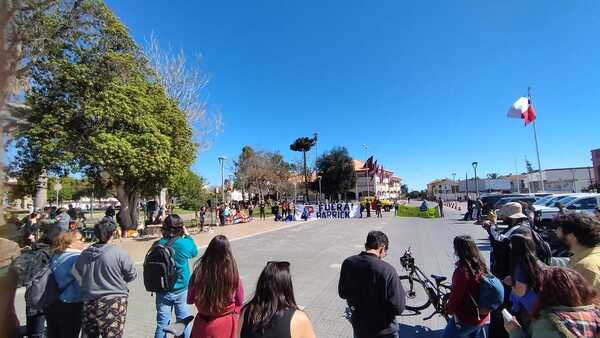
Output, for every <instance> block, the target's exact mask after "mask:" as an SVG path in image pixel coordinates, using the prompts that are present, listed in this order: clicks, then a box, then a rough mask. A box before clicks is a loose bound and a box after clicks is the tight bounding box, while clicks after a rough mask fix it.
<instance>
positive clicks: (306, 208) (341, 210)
mask: <svg viewBox="0 0 600 338" xmlns="http://www.w3.org/2000/svg"><path fill="white" fill-rule="evenodd" d="M318 218H360V204H359V203H345V202H342V203H321V204H306V205H302V204H300V205H297V206H296V219H298V220H302V219H318Z"/></svg>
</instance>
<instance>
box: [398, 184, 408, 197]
mask: <svg viewBox="0 0 600 338" xmlns="http://www.w3.org/2000/svg"><path fill="white" fill-rule="evenodd" d="M400 193H401V194H402V195H407V194H408V185H406V184H402V185H401V186H400Z"/></svg>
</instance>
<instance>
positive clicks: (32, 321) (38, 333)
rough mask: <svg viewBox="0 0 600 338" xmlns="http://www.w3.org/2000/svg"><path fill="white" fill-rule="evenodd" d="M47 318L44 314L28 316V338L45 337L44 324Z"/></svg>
mask: <svg viewBox="0 0 600 338" xmlns="http://www.w3.org/2000/svg"><path fill="white" fill-rule="evenodd" d="M45 322H46V318H45V317H44V314H43V313H38V314H36V315H29V316H27V337H30V338H38V337H39V338H41V337H43V336H44V323H45Z"/></svg>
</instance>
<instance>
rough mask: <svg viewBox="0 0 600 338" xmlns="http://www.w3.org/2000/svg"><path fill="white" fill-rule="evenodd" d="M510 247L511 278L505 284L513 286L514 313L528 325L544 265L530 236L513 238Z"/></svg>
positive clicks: (506, 279) (514, 236)
mask: <svg viewBox="0 0 600 338" xmlns="http://www.w3.org/2000/svg"><path fill="white" fill-rule="evenodd" d="M510 247H511V249H510V271H511V276H509V277H507V278H505V280H504V283H505V284H506V285H509V286H512V292H511V296H510V297H511V300H512V303H513V307H512V312H513V313H516V314H517V317H518V318H519V320H520V321H521V323H522V324H527V323H528V322H529V317H530V316H531V314H532V313H533V308H534V306H535V304H536V302H537V299H538V293H539V291H540V281H539V279H540V274H541V271H542V268H543V266H544V264H543V263H542V262H541V261H540V260H539V259H538V258H537V256H536V254H535V252H536V251H535V243H534V242H533V239H531V238H530V237H529V236H524V235H519V234H516V235H513V236H511V238H510Z"/></svg>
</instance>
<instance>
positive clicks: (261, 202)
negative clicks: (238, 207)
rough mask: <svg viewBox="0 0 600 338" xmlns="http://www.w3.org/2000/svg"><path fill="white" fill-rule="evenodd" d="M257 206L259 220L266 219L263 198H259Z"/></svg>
mask: <svg viewBox="0 0 600 338" xmlns="http://www.w3.org/2000/svg"><path fill="white" fill-rule="evenodd" d="M258 208H259V210H260V219H261V220H264V219H266V215H265V201H264V200H260V202H259V203H258Z"/></svg>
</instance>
